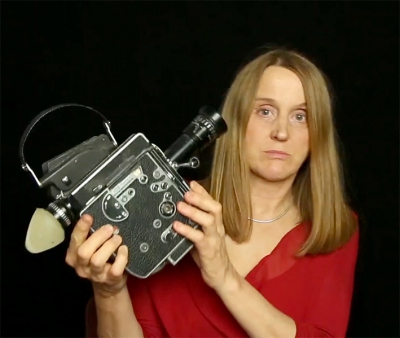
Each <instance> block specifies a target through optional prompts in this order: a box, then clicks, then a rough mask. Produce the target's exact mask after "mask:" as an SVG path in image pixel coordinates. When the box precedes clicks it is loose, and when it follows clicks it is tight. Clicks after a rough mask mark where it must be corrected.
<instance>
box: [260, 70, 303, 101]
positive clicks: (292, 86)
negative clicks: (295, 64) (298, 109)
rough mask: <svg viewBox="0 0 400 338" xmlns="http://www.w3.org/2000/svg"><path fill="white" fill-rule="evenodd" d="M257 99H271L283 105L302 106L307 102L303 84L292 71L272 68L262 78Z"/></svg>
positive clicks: (265, 71)
mask: <svg viewBox="0 0 400 338" xmlns="http://www.w3.org/2000/svg"><path fill="white" fill-rule="evenodd" d="M256 98H270V99H272V100H274V101H277V102H280V103H282V104H284V103H287V104H301V103H304V102H305V95H304V90H303V84H302V83H301V81H300V79H299V77H298V76H297V75H296V74H295V73H294V72H293V71H291V70H289V69H286V68H283V67H278V66H270V67H268V68H266V69H265V70H264V72H263V74H262V76H261V79H260V82H259V85H258V90H257V95H256Z"/></svg>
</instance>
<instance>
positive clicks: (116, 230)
mask: <svg viewBox="0 0 400 338" xmlns="http://www.w3.org/2000/svg"><path fill="white" fill-rule="evenodd" d="M113 229H114V232H113V235H114V236H116V235H118V234H119V228H118V227H117V226H116V225H114V226H113Z"/></svg>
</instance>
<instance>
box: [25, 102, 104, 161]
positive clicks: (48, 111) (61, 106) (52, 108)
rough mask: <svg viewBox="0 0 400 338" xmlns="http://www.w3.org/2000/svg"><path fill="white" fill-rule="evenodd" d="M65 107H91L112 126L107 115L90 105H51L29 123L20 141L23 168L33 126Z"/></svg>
mask: <svg viewBox="0 0 400 338" xmlns="http://www.w3.org/2000/svg"><path fill="white" fill-rule="evenodd" d="M65 107H82V108H86V109H89V110H91V111H93V112H95V113H96V114H98V115H100V117H101V118H102V119H103V124H104V127H106V129H107V127H108V128H109V127H110V122H109V121H108V120H107V119H106V117H105V116H104V115H103V114H102V113H100V112H98V111H97V110H95V109H93V108H91V107H88V106H83V105H80V104H76V103H64V104H59V105H56V106H53V107H50V108H48V109H46V110H43V111H42V112H41V113H39V114H38V115H36V116H35V117H34V118H33V120H32V121H31V122H30V123H29V125H28V126H27V127H26V129H25V131H24V133H23V134H22V137H21V140H20V142H19V159H20V161H21V165H22V168H25V167H26V165H27V163H26V161H25V155H24V146H25V142H26V139H27V138H28V135H29V133H30V132H31V131H32V129H33V127H34V126H35V124H36V123H38V122H39V120H41V119H42V118H43V117H45V116H46V115H47V114H50V113H51V112H53V111H55V110H57V109H61V108H65Z"/></svg>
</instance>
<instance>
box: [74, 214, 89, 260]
mask: <svg viewBox="0 0 400 338" xmlns="http://www.w3.org/2000/svg"><path fill="white" fill-rule="evenodd" d="M92 224H93V218H92V217H91V216H90V215H83V216H82V217H81V218H80V219H79V221H78V222H77V223H76V225H75V227H74V230H73V231H72V233H71V241H70V250H71V251H72V252H73V253H75V252H76V250H77V249H78V248H79V247H80V246H81V245H82V243H83V242H85V241H86V238H87V236H88V234H89V230H90V227H91V226H92Z"/></svg>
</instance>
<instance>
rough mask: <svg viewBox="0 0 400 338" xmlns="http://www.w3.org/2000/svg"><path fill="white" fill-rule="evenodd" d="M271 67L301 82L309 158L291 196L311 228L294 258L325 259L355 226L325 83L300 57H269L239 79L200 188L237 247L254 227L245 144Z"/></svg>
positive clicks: (288, 53) (279, 53)
mask: <svg viewBox="0 0 400 338" xmlns="http://www.w3.org/2000/svg"><path fill="white" fill-rule="evenodd" d="M272 65H275V66H281V67H285V68H287V69H289V70H291V71H293V72H294V73H295V74H296V75H297V76H298V77H299V78H300V80H301V82H302V84H303V88H304V92H305V97H306V102H307V119H308V128H309V137H310V155H309V157H308V159H307V160H306V161H305V163H304V164H303V166H302V167H301V168H300V170H299V172H298V174H297V177H296V179H295V181H294V183H293V188H292V192H293V196H294V200H295V203H296V205H297V207H298V208H299V210H300V214H301V217H302V220H303V221H305V222H308V223H309V224H312V226H311V229H310V233H309V235H308V238H307V240H306V241H305V243H304V244H303V246H302V247H301V248H300V251H299V252H298V255H299V256H302V255H305V254H322V253H329V252H332V251H333V250H335V249H337V248H339V247H340V246H342V245H343V244H345V243H346V242H347V241H348V240H349V239H350V237H351V236H352V234H353V233H354V231H355V229H356V227H357V222H356V219H355V217H354V215H353V213H352V211H351V210H350V208H349V206H348V204H347V201H346V195H345V191H344V180H343V171H342V167H341V162H340V158H339V153H338V143H337V135H336V131H335V127H334V123H333V116H332V98H331V93H330V90H329V82H328V80H327V79H326V77H325V75H324V74H323V72H322V71H321V70H320V69H318V67H317V66H316V65H315V64H313V63H312V62H311V61H310V60H308V59H307V58H306V57H304V56H303V55H301V54H300V53H298V52H296V51H293V50H287V49H275V50H272V51H268V52H265V53H264V54H262V55H260V56H258V57H257V58H255V59H254V60H252V61H251V62H249V63H248V64H246V65H245V66H244V67H243V68H242V69H241V70H240V71H239V72H238V73H237V75H236V77H235V79H234V81H233V83H232V85H231V86H230V88H229V90H228V92H227V95H226V97H225V100H224V102H223V106H222V109H221V114H222V116H223V117H224V119H225V121H226V122H227V124H228V131H227V133H226V134H225V135H224V136H223V137H221V138H220V139H218V140H217V142H216V144H215V149H214V154H213V161H212V167H211V173H210V176H209V178H208V179H207V180H205V181H204V184H205V186H206V187H207V189H208V190H209V193H210V194H211V196H212V197H213V198H214V199H216V200H217V201H219V202H220V203H221V205H222V210H224V214H223V221H224V225H225V229H226V233H227V234H228V235H229V236H230V237H231V238H232V239H234V240H235V241H237V242H239V243H240V242H244V241H246V240H248V239H249V237H250V235H251V230H252V223H251V221H249V220H247V218H244V217H242V216H241V215H249V216H250V217H251V216H252V211H251V199H250V186H249V168H248V166H247V163H246V161H245V159H244V156H243V151H244V139H245V133H246V128H247V123H248V120H249V116H250V112H251V108H252V107H253V103H254V99H255V95H256V91H257V88H258V85H259V81H260V78H261V75H262V74H263V72H264V70H265V69H266V68H267V67H269V66H272Z"/></svg>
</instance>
